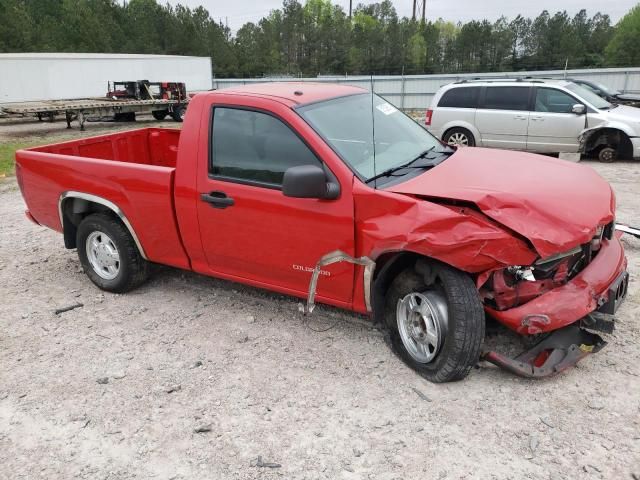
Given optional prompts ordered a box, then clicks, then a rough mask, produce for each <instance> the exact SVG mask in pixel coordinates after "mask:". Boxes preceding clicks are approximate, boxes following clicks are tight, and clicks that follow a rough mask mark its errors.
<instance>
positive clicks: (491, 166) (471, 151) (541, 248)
mask: <svg viewBox="0 0 640 480" xmlns="http://www.w3.org/2000/svg"><path fill="white" fill-rule="evenodd" d="M620 108H621V107H620ZM385 190H387V191H391V192H394V193H400V194H405V195H411V196H418V197H424V198H426V199H429V200H436V201H437V200H443V201H451V200H455V201H463V202H470V203H473V204H475V205H476V206H477V207H478V208H479V209H480V210H481V211H482V212H483V213H484V214H485V215H486V216H488V217H490V218H491V219H493V220H494V221H496V222H499V223H500V224H501V225H503V226H504V227H507V228H508V229H510V230H512V231H514V232H517V233H518V234H520V235H521V236H523V237H526V238H527V239H528V240H529V241H530V242H531V244H532V245H533V246H534V248H535V249H536V251H537V253H538V254H539V255H540V256H541V257H542V258H545V257H548V256H551V255H555V254H558V253H562V252H565V251H567V250H570V249H571V248H573V247H575V246H577V245H580V244H583V243H586V242H588V241H590V240H591V238H593V236H594V234H595V230H596V228H597V227H598V226H599V225H605V224H607V223H609V222H611V221H612V220H613V218H614V209H615V199H614V196H613V192H612V190H611V187H610V186H609V184H608V183H607V182H606V181H605V180H604V179H603V178H602V177H600V176H599V175H598V174H597V173H596V172H595V171H594V170H593V169H591V168H590V167H587V166H583V165H578V164H575V163H572V162H568V161H564V160H558V159H555V158H551V157H545V156H542V155H534V154H530V153H523V152H514V151H508V150H493V149H485V148H461V149H459V150H458V151H457V152H456V153H454V154H453V155H452V156H451V157H450V158H449V159H447V160H446V161H444V162H442V163H441V164H439V165H438V166H436V167H434V168H433V169H431V170H429V171H427V172H425V173H424V174H422V175H419V176H418V177H415V178H412V179H411V180H408V181H406V182H403V183H401V184H398V185H394V186H392V187H388V188H386V189H385Z"/></svg>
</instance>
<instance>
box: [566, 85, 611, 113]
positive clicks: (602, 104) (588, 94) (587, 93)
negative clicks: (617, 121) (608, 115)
mask: <svg viewBox="0 0 640 480" xmlns="http://www.w3.org/2000/svg"><path fill="white" fill-rule="evenodd" d="M565 88H566V89H567V90H570V91H572V92H573V93H575V94H576V95H578V97H579V98H581V99H583V100H586V101H587V102H588V103H590V104H591V105H593V106H594V107H596V108H597V109H599V110H608V109H610V108H611V107H612V105H611V104H610V103H609V102H607V101H606V100H605V99H604V98H602V97H599V96H598V95H596V94H595V93H594V92H592V91H591V90H589V89H588V88H584V87H582V86H580V85H578V84H576V83H569V84H568V85H567V86H566V87H565Z"/></svg>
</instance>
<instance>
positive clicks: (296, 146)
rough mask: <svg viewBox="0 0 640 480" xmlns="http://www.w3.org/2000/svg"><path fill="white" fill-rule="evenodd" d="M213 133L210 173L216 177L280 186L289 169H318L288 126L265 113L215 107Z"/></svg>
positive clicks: (308, 151)
mask: <svg viewBox="0 0 640 480" xmlns="http://www.w3.org/2000/svg"><path fill="white" fill-rule="evenodd" d="M212 132H213V136H212V148H211V165H210V172H211V173H212V174H213V175H216V176H221V177H224V178H226V179H230V180H234V179H235V180H239V181H240V182H242V183H244V182H249V183H252V182H255V183H259V184H260V183H265V184H270V185H273V186H280V185H282V178H283V176H284V172H285V170H287V169H288V168H289V167H294V166H298V165H321V163H320V161H319V160H318V159H317V157H316V156H315V155H314V154H313V152H311V150H309V148H308V147H307V146H306V145H305V143H304V142H303V141H302V140H300V138H299V137H298V136H297V135H296V134H295V133H294V132H293V131H292V130H291V129H290V128H289V127H288V126H287V125H285V124H284V123H282V122H281V121H280V120H278V119H277V118H275V117H273V116H271V115H268V114H266V113H260V112H255V111H252V110H242V109H235V108H222V107H216V108H214V110H213V129H212Z"/></svg>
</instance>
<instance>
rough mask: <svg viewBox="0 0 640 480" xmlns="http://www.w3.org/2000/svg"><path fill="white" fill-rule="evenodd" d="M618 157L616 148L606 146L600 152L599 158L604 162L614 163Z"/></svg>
mask: <svg viewBox="0 0 640 480" xmlns="http://www.w3.org/2000/svg"><path fill="white" fill-rule="evenodd" d="M617 159H618V151H617V150H616V149H615V148H611V147H604V148H602V149H601V150H600V151H599V152H598V160H600V161H601V162H603V163H613V162H615V161H616V160H617Z"/></svg>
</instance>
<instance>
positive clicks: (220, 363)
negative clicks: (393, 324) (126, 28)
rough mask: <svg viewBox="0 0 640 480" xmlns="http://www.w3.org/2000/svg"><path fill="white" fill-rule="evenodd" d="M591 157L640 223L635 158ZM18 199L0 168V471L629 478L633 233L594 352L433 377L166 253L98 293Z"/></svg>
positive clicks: (353, 335)
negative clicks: (540, 370)
mask: <svg viewBox="0 0 640 480" xmlns="http://www.w3.org/2000/svg"><path fill="white" fill-rule="evenodd" d="M89 133H91V130H89ZM93 133H95V132H93ZM590 165H591V166H592V167H594V168H596V169H597V170H598V171H599V172H600V173H601V174H602V175H603V176H605V177H606V178H607V179H608V180H609V181H611V182H612V184H613V186H614V188H615V190H616V192H617V194H618V205H619V214H618V219H619V221H627V222H629V223H635V224H638V223H640V221H638V217H637V215H638V211H640V199H639V198H638V186H639V185H640V163H620V164H616V165H601V164H597V163H591V164H590ZM23 210H24V205H23V202H22V199H21V197H20V194H19V192H18V190H17V186H16V183H15V180H14V179H8V180H5V181H3V182H1V183H0V298H1V299H2V303H1V304H0V365H1V366H0V465H1V466H2V468H0V478H2V479H12V480H14V479H21V478H29V479H31V478H47V479H66V478H88V479H114V480H115V479H118V480H124V479H131V478H138V479H139V478H143V479H147V478H158V479H221V478H233V479H252V478H265V479H268V478H309V479H311V478H313V479H317V478H327V479H336V478H341V479H361V478H372V479H373V478H375V479H404V478H434V479H445V478H451V479H458V478H482V479H487V478H500V479H502V478H514V479H521V478H532V479H538V478H540V479H564V478H607V479H609V478H612V479H613V478H615V479H632V478H634V479H637V478H640V347H639V346H638V343H639V341H640V325H639V324H638V315H639V314H640V287H639V284H640V282H639V280H640V279H639V273H638V272H640V241H639V240H636V239H632V238H627V239H625V241H624V242H625V247H626V249H627V254H628V257H629V269H630V272H631V277H632V283H631V286H630V291H629V297H628V299H627V301H626V303H625V304H624V305H623V306H622V308H621V309H620V311H619V326H618V329H617V330H616V333H615V334H613V335H608V336H606V339H607V341H608V342H609V345H608V346H607V347H606V348H605V349H604V350H603V351H601V352H600V353H598V354H596V355H593V356H591V357H588V358H587V359H585V360H584V361H583V362H582V363H580V364H579V365H578V366H577V367H576V368H574V369H571V370H570V371H568V372H566V373H564V374H561V375H559V376H556V377H553V378H550V379H547V380H542V381H530V380H525V379H521V378H517V377H514V376H512V375H510V374H508V373H505V372H502V371H500V370H498V369H496V368H494V367H492V366H490V365H486V364H482V365H480V366H479V368H478V369H476V370H474V371H473V372H472V373H471V375H470V376H469V377H468V378H467V379H466V380H465V381H462V382H458V383H455V384H446V385H434V384H430V383H428V382H426V381H425V380H423V379H421V378H420V377H418V376H417V375H416V374H415V373H413V372H412V371H411V370H410V369H408V368H407V367H405V366H404V365H403V364H402V363H401V362H400V361H399V360H398V359H397V358H396V357H394V356H393V355H392V354H391V352H390V351H389V350H388V348H387V346H386V345H385V342H384V339H383V337H382V335H381V333H380V332H378V331H377V330H375V329H373V328H372V327H371V326H370V325H369V324H368V322H367V320H366V319H364V318H363V317H359V316H355V315H352V314H350V313H348V312H344V311H340V310H337V309H332V308H328V307H319V308H318V309H317V310H316V311H315V312H314V314H313V315H312V316H311V317H308V318H303V317H301V316H300V314H299V313H297V300H294V299H291V298H288V297H283V296H280V295H274V294H270V293H268V292H264V291H261V290H257V289H253V288H247V287H243V286H240V285H237V284H233V283H229V282H225V281H220V280H216V279H212V278H206V277H202V276H199V275H195V274H191V273H188V272H183V271H179V270H174V269H169V268H162V267H158V268H157V270H156V272H155V274H154V276H153V278H152V279H151V281H150V282H148V283H147V284H146V285H144V286H143V287H142V288H140V289H138V290H136V291H135V292H132V293H130V294H127V295H111V294H105V293H103V292H101V291H99V290H98V289H96V288H95V287H94V286H93V285H92V284H91V283H90V282H89V281H88V279H87V278H86V277H85V275H84V274H83V273H82V272H81V269H80V266H79V263H78V261H77V257H76V253H75V252H74V251H67V250H65V249H64V248H63V246H62V238H61V236H59V235H58V234H56V233H54V232H52V231H49V230H46V229H44V228H40V227H36V226H34V225H33V224H31V223H29V222H28V221H27V220H26V219H25V218H24V215H23ZM77 303H81V304H82V305H83V306H82V307H79V308H76V309H74V310H71V311H68V312H64V313H60V314H56V313H55V311H56V309H59V308H62V307H66V306H70V305H74V304H77ZM497 338H498V340H496V339H495V338H494V339H491V341H492V342H497V343H498V344H504V346H505V348H507V347H508V345H510V343H509V342H513V341H514V339H513V338H512V337H510V336H509V335H506V334H503V335H500V336H499V337H497ZM634 475H635V476H634Z"/></svg>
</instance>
